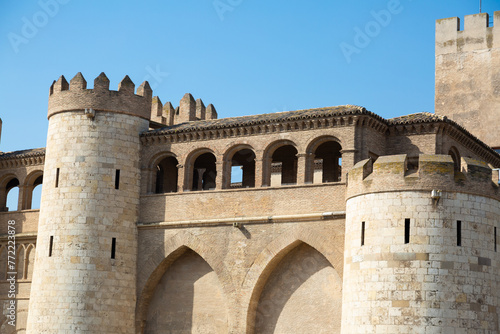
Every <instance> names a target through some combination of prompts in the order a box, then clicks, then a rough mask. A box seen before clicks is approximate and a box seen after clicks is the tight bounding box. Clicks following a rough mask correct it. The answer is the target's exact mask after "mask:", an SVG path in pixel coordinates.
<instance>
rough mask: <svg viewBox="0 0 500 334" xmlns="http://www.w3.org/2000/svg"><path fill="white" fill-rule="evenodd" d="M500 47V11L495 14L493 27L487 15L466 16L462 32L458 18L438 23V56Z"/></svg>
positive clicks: (438, 21)
mask: <svg viewBox="0 0 500 334" xmlns="http://www.w3.org/2000/svg"><path fill="white" fill-rule="evenodd" d="M499 47H500V11H497V12H495V14H494V24H493V27H490V26H489V15H488V14H487V13H481V14H474V15H467V16H465V20H464V29H463V30H462V31H461V30H460V19H459V18H458V17H451V18H447V19H441V20H437V21H436V55H439V54H447V53H456V52H462V51H474V50H484V49H492V48H499Z"/></svg>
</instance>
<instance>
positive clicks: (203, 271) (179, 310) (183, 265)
mask: <svg viewBox="0 0 500 334" xmlns="http://www.w3.org/2000/svg"><path fill="white" fill-rule="evenodd" d="M166 329H168V331H169V332H172V333H174V332H175V333H227V332H228V315H227V306H226V301H225V298H224V294H223V291H222V287H221V284H220V282H219V280H218V277H217V275H216V273H215V272H214V270H213V269H212V268H211V267H210V265H209V264H208V263H207V262H206V261H205V260H204V259H203V258H202V257H201V256H200V255H198V254H197V253H196V252H194V251H193V250H191V249H189V248H187V247H186V248H184V249H183V253H182V254H181V255H179V256H178V257H177V258H176V259H175V260H174V262H173V263H172V264H171V265H170V266H169V267H168V269H167V270H166V271H165V273H164V274H163V276H162V277H161V279H160V280H159V282H158V284H157V285H156V287H155V289H154V293H153V295H152V297H151V300H150V302H149V306H148V311H147V315H146V323H145V330H144V333H163V332H165V330H166Z"/></svg>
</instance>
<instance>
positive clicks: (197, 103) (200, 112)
mask: <svg viewBox="0 0 500 334" xmlns="http://www.w3.org/2000/svg"><path fill="white" fill-rule="evenodd" d="M211 119H217V111H216V110H215V107H214V106H213V104H209V105H208V106H207V107H205V104H204V103H203V101H202V100H201V99H197V100H195V99H194V97H193V95H191V94H189V93H186V94H184V96H183V97H182V99H181V101H180V102H179V106H178V107H177V108H174V107H173V105H172V103H171V102H167V103H165V104H162V102H161V100H160V98H159V97H158V96H154V97H153V103H152V105H151V120H152V121H154V122H157V123H160V124H163V125H166V126H172V125H174V124H180V123H185V122H192V121H204V120H211Z"/></svg>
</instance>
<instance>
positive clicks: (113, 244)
mask: <svg viewBox="0 0 500 334" xmlns="http://www.w3.org/2000/svg"><path fill="white" fill-rule="evenodd" d="M115 254H116V238H113V239H112V240H111V258H112V259H114V258H115Z"/></svg>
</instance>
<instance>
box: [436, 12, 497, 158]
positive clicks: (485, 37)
mask: <svg viewBox="0 0 500 334" xmlns="http://www.w3.org/2000/svg"><path fill="white" fill-rule="evenodd" d="M435 111H436V114H441V115H445V116H448V117H449V118H451V119H453V120H454V121H456V122H458V123H460V124H461V125H463V126H464V127H465V128H466V129H467V130H469V131H470V132H471V133H472V134H474V135H475V136H476V137H478V138H479V139H481V140H482V141H484V142H485V143H486V144H488V145H489V146H491V147H492V148H494V149H497V150H498V149H500V136H499V135H498V127H499V124H500V11H497V12H495V14H494V26H493V27H489V17H488V14H486V13H483V14H475V15H468V16H466V17H465V22H464V29H463V31H460V20H459V19H458V18H457V17H453V18H448V19H441V20H438V21H437V22H436V100H435Z"/></svg>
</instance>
